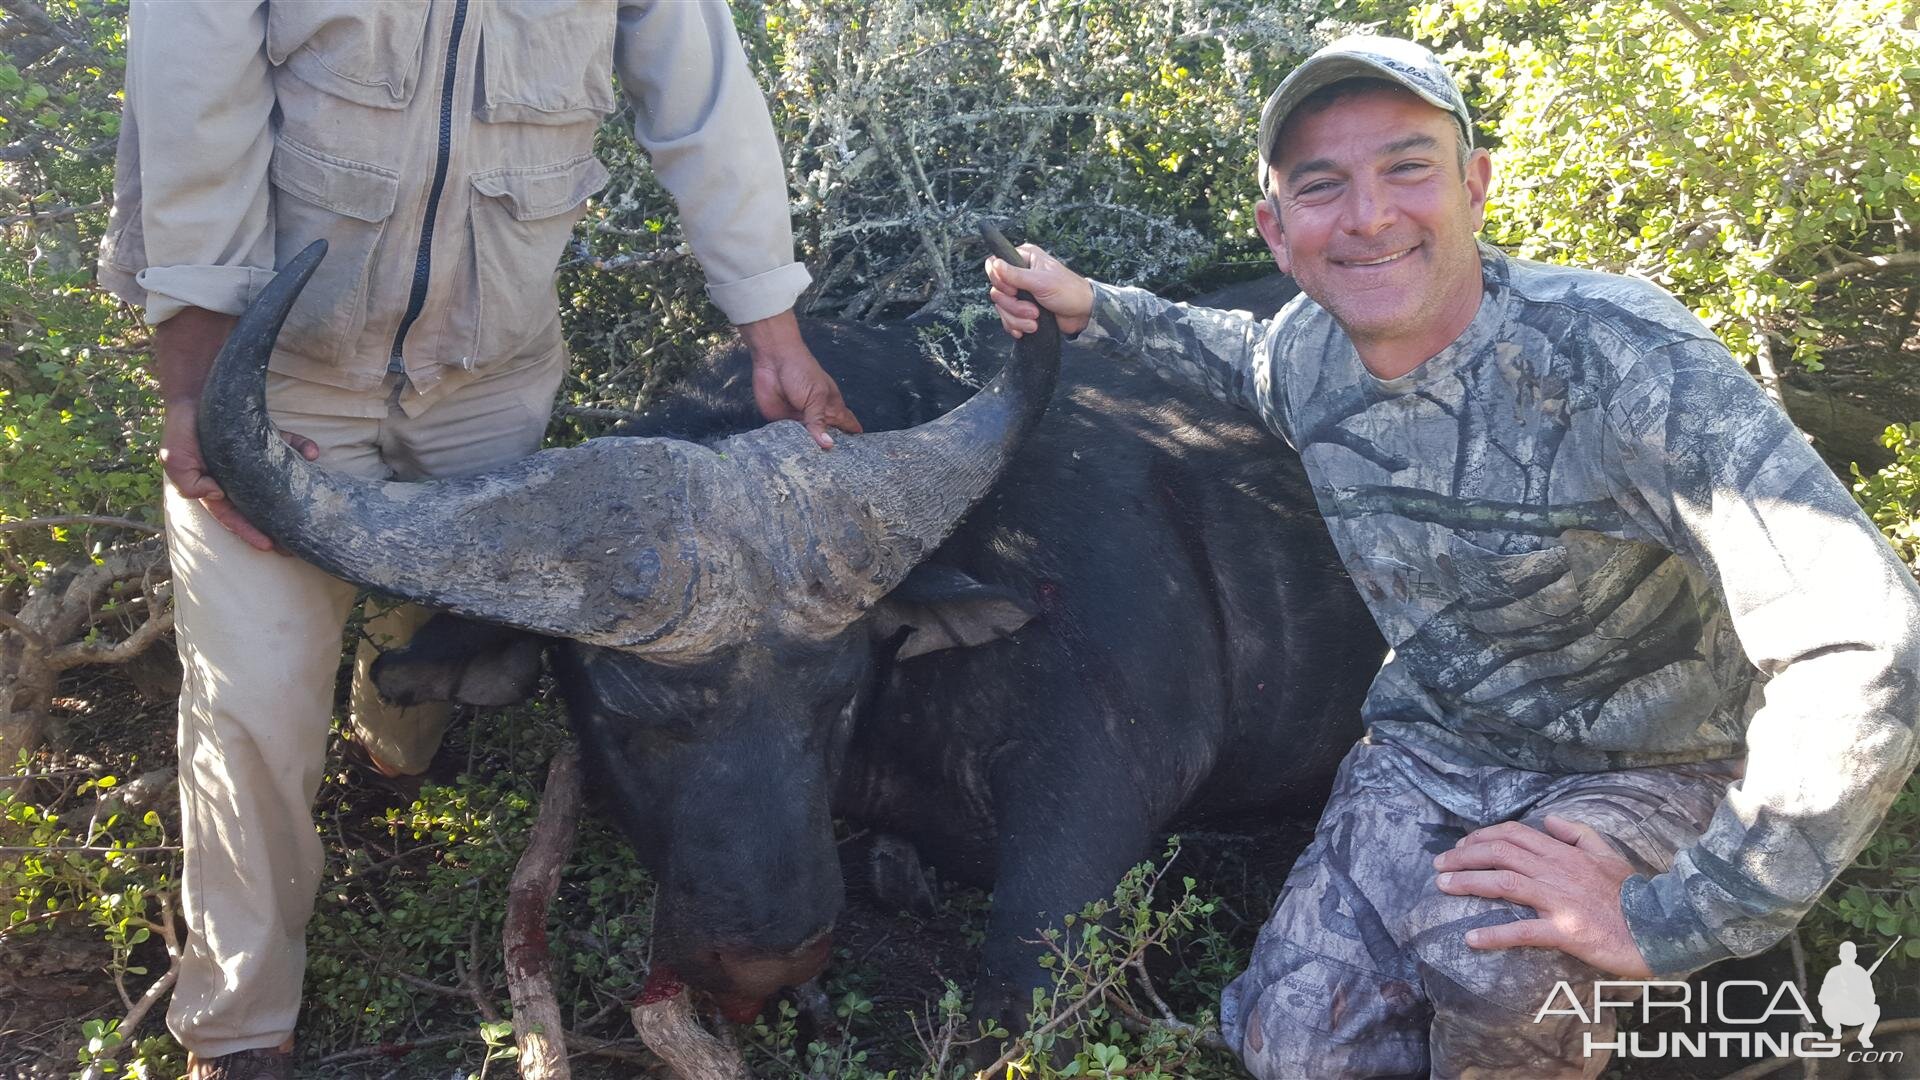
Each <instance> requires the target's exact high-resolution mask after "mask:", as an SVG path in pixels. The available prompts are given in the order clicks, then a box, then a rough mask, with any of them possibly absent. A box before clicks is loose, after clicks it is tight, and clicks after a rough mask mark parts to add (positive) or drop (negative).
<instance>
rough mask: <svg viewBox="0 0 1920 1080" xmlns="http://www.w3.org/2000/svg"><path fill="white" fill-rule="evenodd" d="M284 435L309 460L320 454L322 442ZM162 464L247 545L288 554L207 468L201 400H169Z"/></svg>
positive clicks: (188, 494) (174, 480)
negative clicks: (229, 498)
mask: <svg viewBox="0 0 1920 1080" xmlns="http://www.w3.org/2000/svg"><path fill="white" fill-rule="evenodd" d="M280 437H281V438H282V439H285V440H286V443H287V445H288V446H291V447H293V448H294V450H296V451H298V452H299V454H300V456H301V457H303V458H306V459H307V460H308V461H313V460H315V459H316V458H318V457H319V456H320V447H319V445H318V444H316V443H315V442H314V441H313V440H312V439H309V438H307V437H306V436H304V435H296V434H294V433H293V432H291V431H282V432H281V433H280ZM160 467H161V469H163V470H164V471H165V472H166V474H167V481H168V482H169V483H171V484H172V485H173V487H174V490H175V491H178V492H179V493H180V494H181V495H184V496H186V497H187V498H189V499H197V500H199V502H200V505H202V506H204V507H206V508H207V513H209V514H212V515H213V519H214V520H215V521H218V522H219V523H220V524H221V525H223V526H225V527H226V529H227V531H228V532H230V533H232V534H233V535H235V536H237V537H239V538H240V539H241V540H244V541H245V542H246V543H247V546H249V547H252V548H254V549H256V550H259V551H275V552H279V553H280V554H282V555H285V554H287V552H286V551H284V550H283V549H281V548H280V547H278V546H277V545H276V544H274V542H273V541H272V539H270V538H269V537H268V536H267V534H266V533H263V532H261V531H260V530H259V529H258V528H257V527H256V526H255V525H254V524H253V522H251V521H248V520H247V519H246V516H245V515H243V514H241V513H240V510H239V508H238V507H236V506H234V505H233V504H232V503H230V502H228V501H227V493H226V492H224V491H222V490H220V485H219V483H218V482H217V481H215V480H214V478H213V476H212V474H210V473H208V472H207V465H206V459H205V458H203V457H201V456H200V403H199V402H198V401H195V400H193V399H191V398H186V399H182V400H178V401H171V402H168V403H167V406H166V412H165V414H164V416H163V418H162V420H161V426H160Z"/></svg>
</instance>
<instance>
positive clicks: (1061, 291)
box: [987, 244, 1093, 337]
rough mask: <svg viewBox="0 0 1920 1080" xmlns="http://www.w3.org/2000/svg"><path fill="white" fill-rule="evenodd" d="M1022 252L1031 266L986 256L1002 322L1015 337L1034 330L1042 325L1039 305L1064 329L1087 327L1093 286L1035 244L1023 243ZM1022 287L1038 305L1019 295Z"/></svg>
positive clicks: (1066, 331)
mask: <svg viewBox="0 0 1920 1080" xmlns="http://www.w3.org/2000/svg"><path fill="white" fill-rule="evenodd" d="M1020 252H1021V254H1023V255H1025V256H1026V257H1027V262H1028V263H1029V264H1031V265H1030V267H1029V268H1028V269H1025V270H1022V269H1020V268H1019V267H1017V266H1013V265H1011V264H1009V263H1007V262H1005V261H1004V260H1002V259H1000V258H998V257H997V256H989V257H988V258H987V281H988V282H989V283H990V285H991V286H992V297H993V306H994V307H995V308H998V309H999V311H1000V325H1002V326H1004V327H1006V328H1007V333H1009V334H1012V335H1013V336H1014V337H1021V336H1023V335H1026V334H1031V333H1033V332H1034V331H1036V330H1038V329H1040V308H1042V307H1044V308H1046V309H1047V310H1048V311H1051V312H1053V314H1054V317H1055V318H1056V319H1058V320H1059V321H1060V332H1061V333H1063V334H1077V333H1079V332H1080V331H1082V330H1085V329H1086V328H1087V321H1088V319H1089V318H1091V317H1092V315H1093V286H1092V285H1091V284H1089V283H1088V281H1087V279H1086V278H1083V277H1081V276H1080V275H1079V274H1076V273H1074V272H1073V271H1071V270H1069V269H1067V267H1066V264H1065V263H1063V262H1061V261H1060V260H1059V259H1056V258H1054V257H1053V256H1051V255H1049V254H1047V253H1046V252H1045V251H1043V250H1041V249H1040V248H1039V247H1036V246H1035V245H1033V244H1021V245H1020ZM1021 289H1025V290H1026V291H1027V292H1029V293H1032V294H1033V298H1034V300H1037V301H1039V305H1038V306H1035V305H1034V304H1033V303H1031V302H1029V301H1026V300H1022V299H1020V297H1019V292H1020V290H1021Z"/></svg>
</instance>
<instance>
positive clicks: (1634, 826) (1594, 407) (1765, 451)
mask: <svg viewBox="0 0 1920 1080" xmlns="http://www.w3.org/2000/svg"><path fill="white" fill-rule="evenodd" d="M1472 138H1473V136H1472V126H1471V122H1470V120H1469V117H1468V114H1467V109H1466V104H1465V102H1464V101H1463V100H1462V98H1461V96H1460V92H1459V90H1458V89H1457V88H1456V87H1455V85H1454V83H1453V79H1452V77H1451V76H1450V75H1449V74H1448V72H1447V71H1446V69H1445V68H1444V67H1443V66H1441V64H1440V62H1439V61H1438V60H1437V59H1436V58H1435V57H1434V56H1433V55H1432V54H1431V53H1429V52H1428V51H1427V50H1425V49H1423V48H1421V47H1419V46H1418V45H1415V44H1413V43H1411V42H1406V41H1399V40H1393V39H1384V38H1349V39H1345V40H1342V41H1339V42H1336V43H1334V44H1333V45H1330V46H1328V47H1327V48H1325V49H1323V50H1321V51H1320V52H1318V53H1315V54H1314V55H1313V56H1312V57H1311V58H1309V59H1308V60H1307V61H1306V62H1305V63H1304V64H1302V65H1301V66H1300V67H1299V68H1298V69H1297V70H1296V71H1294V73H1293V74H1292V75H1290V76H1289V77H1288V78H1287V80H1286V81H1285V82H1284V83H1282V84H1281V86H1280V88H1279V89H1278V90H1277V91H1275V93H1274V95H1273V96H1272V97H1271V98H1269V99H1268V101H1267V104H1266V107H1265V109H1264V110H1263V112H1262V115H1261V121H1260V153H1261V169H1260V179H1261V186H1262V189H1263V192H1264V194H1265V196H1266V197H1265V198H1264V199H1263V200H1262V201H1261V202H1260V204H1259V207H1258V222H1259V228H1260V233H1261V235H1262V236H1263V237H1264V238H1265V239H1266V241H1267V245H1268V247H1269V248H1270V249H1271V250H1272V252H1273V255H1274V260H1275V261H1276V262H1277V263H1278V264H1279V267H1280V269H1281V270H1283V271H1286V272H1288V273H1291V274H1292V275H1294V277H1295V279H1296V280H1297V281H1298V282H1299V284H1300V287H1301V289H1302V290H1303V293H1304V295H1302V296H1301V297H1299V298H1297V299H1296V300H1295V301H1294V302H1293V303H1290V304H1289V305H1288V306H1287V307H1286V308H1285V309H1283V310H1282V311H1281V312H1280V313H1279V315H1278V316H1277V317H1276V318H1275V319H1274V320H1273V321H1272V322H1271V323H1267V324H1260V323H1257V322H1254V321H1253V320H1251V319H1249V318H1247V317H1245V316H1244V315H1239V314H1235V313H1229V312H1221V311H1210V310H1206V309H1202V308H1189V307H1186V306H1183V305H1177V304H1170V303H1167V302H1165V301H1162V300H1159V299H1157V298H1155V297H1153V296H1152V295H1150V294H1148V293H1145V292H1141V291H1139V290H1136V289H1118V288H1113V287H1110V286H1106V285H1100V284H1094V283H1090V282H1088V281H1086V280H1085V279H1083V278H1081V277H1079V276H1078V275H1075V274H1073V273H1072V272H1071V271H1068V270H1067V269H1065V268H1064V267H1063V266H1061V265H1060V264H1059V263H1058V262H1057V261H1056V260H1052V259H1049V258H1047V257H1046V256H1045V254H1044V253H1042V252H1039V251H1038V249H1030V251H1029V255H1030V256H1031V257H1033V258H1035V260H1036V266H1035V268H1034V269H1033V270H1030V271H1025V272H1023V271H1020V270H1017V269H1015V268H1013V267H1010V266H1007V265H1006V264H1004V263H1001V262H999V261H998V260H989V262H988V264H987V273H988V276H989V278H990V279H991V280H992V282H993V300H994V303H995V304H996V305H997V306H998V307H999V309H1000V312H1001V318H1002V321H1003V322H1004V323H1005V324H1006V326H1007V328H1008V329H1009V330H1010V331H1012V332H1014V333H1016V334H1018V333H1021V332H1026V331H1031V330H1032V329H1033V328H1034V318H1035V316H1036V314H1037V312H1036V311H1035V309H1034V305H1032V304H1029V303H1025V302H1022V301H1020V300H1018V299H1016V298H1015V297H1014V292H1015V290H1017V289H1021V288H1024V289H1027V290H1029V291H1030V292H1032V294H1033V295H1034V296H1036V297H1037V298H1038V299H1039V302H1040V303H1041V304H1044V305H1045V306H1047V307H1048V308H1049V309H1050V310H1052V311H1054V312H1055V313H1056V314H1057V315H1058V316H1059V318H1060V325H1061V329H1062V330H1064V331H1067V332H1074V331H1076V330H1081V329H1084V330H1085V331H1086V332H1087V334H1088V336H1089V337H1091V338H1093V339H1095V340H1101V341H1106V342H1108V343H1110V344H1111V346H1112V347H1113V348H1115V349H1117V350H1118V351H1120V352H1122V353H1125V354H1128V355H1131V356H1134V357H1137V358H1138V359H1140V360H1142V361H1144V362H1146V363H1148V364H1150V365H1153V366H1154V367H1156V368H1157V369H1159V370H1160V371H1162V372H1163V373H1165V374H1167V375H1168V376H1169V377H1172V378H1179V379H1186V380H1189V381H1192V382H1196V383H1198V384H1200V385H1202V386H1204V387H1206V388H1207V389H1208V390H1210V391H1211V392H1212V393H1214V394H1215V395H1216V396H1218V397H1220V398H1222V399H1224V400H1226V401H1228V402H1231V403H1234V404H1237V405H1240V406H1242V407H1244V408H1247V409H1249V410H1252V411H1253V412H1255V413H1257V414H1258V415H1259V416H1260V417H1261V418H1262V420H1263V421H1264V422H1265V423H1266V425H1267V426H1268V428H1269V429H1271V430H1272V431H1274V432H1275V433H1276V434H1278V435H1280V436H1281V437H1283V438H1284V439H1286V440H1287V442H1288V443H1289V444H1291V445H1292V446H1293V447H1294V448H1295V449H1297V450H1298V451H1299V452H1300V455H1301V458H1302V460H1303V462H1304V463H1305V465H1306V469H1307V473H1308V475H1309V476H1310V477H1311V479H1312V481H1313V484H1314V490H1315V492H1316V495H1317V497H1318V500H1319V504H1320V508H1321V510H1322V512H1323V513H1324V515H1325V517H1326V519H1327V525H1328V528H1329V529H1330V530H1331V532H1332V534H1333V538H1334V541H1335V543H1336V544H1337V546H1338V547H1339V549H1340V551H1341V553H1342V557H1343V559H1344V561H1345V563H1346V565H1347V568H1348V570H1349V571H1350V572H1351V573H1352V575H1353V578H1354V581H1355V583H1356V584H1357V585H1358V586H1359V588H1360V590H1361V593H1362V595H1363V596H1364V597H1365V599H1366V601H1367V603H1368V605H1369V607H1370V608H1371V610H1372V612H1373V615H1374V618H1375V619H1376V621H1378V623H1379V625H1380V628H1381V630H1382V631H1383V632H1384V633H1385V635H1386V637H1387V641H1388V643H1389V644H1390V645H1392V647H1393V651H1392V653H1391V654H1390V655H1389V657H1388V659H1387V662H1386V664H1385V666H1384V667H1383V668H1382V669H1381V671H1380V674H1379V676H1378V677H1377V678H1376V679H1375V681H1374V684H1373V688H1372V690H1371V692H1370V693H1369V695H1368V698H1367V701H1366V704H1365V706H1364V719H1365V721H1366V724H1367V729H1368V733H1367V736H1366V738H1365V739H1364V740H1363V741H1362V742H1361V743H1360V744H1359V745H1358V746H1356V747H1355V748H1354V750H1353V751H1352V753H1351V754H1350V755H1349V756H1348V757H1347V759H1346V761H1345V762H1344V763H1343V764H1342V766H1341V769H1340V773H1339V776H1338V778H1337V779H1336V781H1335V787H1334V792H1333V796H1332V800H1331V802H1330V803H1329V804H1328V806H1327V808H1326V810H1325V813H1324V815H1323V816H1322V818H1321V820H1320V824H1319V827H1318V829H1317V831H1316V834H1315V837H1314V841H1313V843H1312V845H1311V846H1310V847H1309V848H1308V849H1307V851H1306V852H1305V853H1304V854H1303V855H1302V856H1301V857H1300V860H1299V862H1298V863H1297V864H1296V865H1295V866H1294V869H1293V872H1292V874H1291V875H1290V876H1289V877H1288V879H1287V885H1286V889H1285V891H1284V892H1283V893H1282V894H1281V896H1280V899H1279V902H1278V904H1277V905H1276V907H1275V908H1274V911H1273V915H1272V917H1271V919H1270V920H1269V921H1268V923H1267V924H1266V926H1265V928H1264V929H1263V930H1262V932H1261V934H1260V938H1259V941H1258V942H1257V944H1256V945H1255V946H1254V953H1253V958H1252V962H1251V965H1250V967H1249V969H1248V971H1247V972H1246V973H1245V974H1243V975H1242V976H1240V978H1238V979H1237V980H1235V981H1234V982H1233V984H1232V985H1231V986H1229V987H1228V988H1227V992H1226V995H1225V999H1224V1001H1223V1003H1222V1026H1223V1028H1224V1033H1225V1035H1226V1038H1227V1041H1228V1042H1229V1043H1230V1044H1231V1045H1233V1046H1234V1047H1235V1048H1237V1049H1238V1051H1239V1052H1240V1054H1241V1056H1242V1057H1243V1059H1244V1060H1245V1062H1246V1064H1247V1067H1248V1068H1249V1069H1251V1070H1252V1071H1253V1072H1254V1074H1255V1075H1256V1076H1260V1077H1264V1078H1286V1080H1295V1078H1301V1077H1315V1078H1319V1077H1336V1076H1402V1075H1425V1074H1428V1073H1431V1074H1432V1075H1434V1076H1438V1077H1456V1076H1463V1075H1469V1074H1472V1075H1487V1076H1524V1077H1528V1078H1530V1080H1531V1078H1539V1077H1546V1076H1589V1077H1591V1076H1597V1075H1598V1074H1599V1073H1600V1071H1601V1069H1602V1068H1603V1067H1604V1066H1605V1064H1606V1061H1607V1050H1606V1049H1605V1048H1604V1047H1595V1046H1594V1045H1593V1044H1594V1043H1604V1042H1607V1041H1609V1040H1610V1039H1611V1038H1612V1034H1613V1022H1612V1019H1611V1016H1610V1015H1603V1016H1600V1017H1597V1018H1595V1019H1594V1020H1593V1022H1591V1023H1587V1022H1583V1021H1582V1020H1581V1019H1580V1018H1579V1017H1577V1016H1570V1015H1566V1014H1565V1013H1566V1010H1562V1011H1561V1013H1560V1014H1558V1015H1553V1016H1547V1017H1541V1016H1540V1013H1541V1011H1542V1006H1543V1004H1544V1003H1545V1002H1546V1000H1547V996H1548V994H1549V992H1550V991H1551V990H1552V989H1553V987H1554V986H1555V984H1556V983H1559V982H1562V981H1565V982H1568V983H1570V984H1571V985H1572V986H1573V987H1574V988H1576V990H1577V991H1578V993H1579V996H1580V999H1581V1000H1592V999H1591V997H1590V996H1588V995H1587V992H1586V987H1587V986H1588V984H1591V983H1592V982H1593V981H1594V980H1596V979H1601V978H1607V977H1624V978H1628V979H1633V978H1645V977H1647V976H1649V975H1658V976H1661V977H1677V976H1680V975H1683V974H1684V973H1687V972H1691V971H1694V970H1696V969H1698V968H1700V967H1703V966H1705V965H1707V964H1709V963H1712V962H1713V961H1715V960H1719V959H1722V958H1724V957H1728V956H1735V955H1750V954H1753V953H1756V952H1759V951H1761V950H1763V949H1765V948H1767V947H1768V946H1769V945H1771V944H1773V943H1774V942H1775V941H1777V940H1778V939H1779V938H1780V937H1781V936H1782V935H1784V934H1785V933H1787V932H1788V931H1789V930H1791V929H1792V927H1793V926H1794V924H1795V923H1797V922H1798V921H1799V919H1800V918H1801V916H1802V915H1804V914H1805V913H1806V911H1807V909H1808V908H1809V907H1810V906H1812V904H1813V902H1814V900H1815V899H1816V898H1817V897H1819V895H1820V893H1821V892H1822V890H1824V889H1825V888H1826V887H1827V885H1828V884H1829V883H1830V882H1831V881H1832V880H1833V878H1834V876H1835V875H1836V874H1838V873H1839V871H1840V870H1841V869H1842V868H1844V867H1845V866H1846V865H1847V863H1848V862H1849V861H1850V860H1851V859H1852V858H1853V857H1854V855H1855V854H1856V853H1857V852H1858V851H1859V850H1860V847H1861V845H1862V844H1864V843H1865V842H1866V840H1867V838H1868V836H1869V835H1870V834H1871V833H1872V831H1873V829H1874V827H1875V826H1876V825H1877V824H1878V822H1879V821H1880V819H1881V816H1882V815H1883V814H1884V812H1885V811H1886V808H1887V805H1888V804H1889V803H1890V802H1891V801H1892V799H1893V797H1894V795H1895V794H1896V793H1897V792H1898V791H1899V790H1900V787H1901V784H1902V783H1903V782H1904V781H1905V780H1906V778H1907V776H1908V774H1909V773H1910V772H1911V771H1912V769H1913V767H1914V764H1915V760H1916V741H1915V738H1914V730H1913V729H1914V724H1915V722H1916V720H1920V589H1916V587H1915V583H1914V581H1913V579H1912V577H1911V576H1910V575H1909V574H1908V573H1907V571H1906V568H1905V567H1904V566H1902V565H1901V564H1900V562H1899V561H1898V560H1897V559H1896V558H1895V557H1894V555H1893V552H1892V551H1891V549H1890V548H1889V547H1888V545H1887V544H1886V543H1885V542H1884V541H1883V540H1882V538H1881V537H1880V536H1879V534H1878V533H1877V532H1876V531H1875V530H1874V528H1873V526H1872V524H1871V523H1869V522H1868V520H1867V519H1866V517H1865V516H1864V515H1863V514H1862V513H1861V512H1860V510H1859V509H1858V508H1857V507H1856V506H1855V504H1854V502H1853V500H1852V499H1851V498H1850V497H1849V496H1848V495H1847V492H1846V490H1845V489H1844V488H1842V487H1841V486H1840V484H1839V483H1838V482H1837V481H1836V480H1835V479H1834V477H1833V474H1832V473H1831V472H1829V471H1828V470H1827V468H1826V466H1825V465H1823V464H1822V463H1821V461H1820V459H1819V458H1818V457H1817V456H1815V454H1814V453H1813V452H1812V450H1811V449H1809V448H1808V446H1807V444H1806V441H1805V440H1804V439H1803V438H1801V436H1800V434H1799V432H1797V431H1796V430H1794V428H1793V426H1792V424H1791V423H1789V422H1788V420H1787V418H1786V416H1785V415H1784V414H1783V413H1782V412H1781V411H1780V409H1779V408H1778V407H1776V406H1775V405H1774V404H1773V403H1772V402H1771V401H1769V400H1768V399H1767V398H1766V397H1765V395H1764V394H1762V393H1761V391H1760V389H1759V387H1758V386H1757V385H1756V384H1755V383H1754V381H1753V380H1752V379H1751V378H1749V377H1748V376H1747V374H1746V373H1745V372H1744V371H1742V370H1741V368H1740V365H1739V364H1738V363H1736V362H1735V361H1734V360H1733V358H1732V357H1731V356H1730V355H1729V354H1728V352H1727V350H1726V348H1725V347H1724V346H1722V345H1721V344H1720V342H1719V341H1718V340H1716V339H1715V338H1714V337H1713V335H1712V334H1711V333H1709V332H1708V331H1707V329H1706V328H1705V327H1703V326H1702V325H1701V324H1700V323H1699V322H1698V321H1697V320H1696V319H1694V318H1693V316H1692V315H1691V314H1690V313H1688V312H1687V310H1686V309H1685V308H1684V307H1683V306H1682V305H1680V304H1679V303H1678V302H1677V301H1675V300H1674V298H1673V297H1671V296H1669V295H1668V294H1666V293H1665V292H1663V291H1661V290H1660V289H1659V288H1657V287H1655V286H1653V285H1651V284H1648V283H1647V282H1644V281H1639V280H1635V279H1631V278H1625V277H1618V276H1615V275H1611V274H1604V273H1597V272H1594V271H1588V270H1574V269H1568V268H1564V267H1557V266H1548V265H1543V264H1540V263H1531V262H1525V261H1522V260H1519V259H1511V258H1508V257H1507V256H1505V255H1503V254H1501V253H1500V252H1498V251H1496V250H1494V249H1492V248H1490V247H1485V246H1481V245H1478V244H1477V243H1476V241H1475V237H1474V234H1475V232H1477V231H1478V229H1479V228H1480V226H1481V224H1482V221H1483V214H1484V209H1485V202H1486V195H1487V186H1488V183H1489V181H1490V179H1491V163H1490V160H1489V158H1488V156H1487V154H1486V152H1485V151H1484V150H1477V149H1474V148H1473V142H1472ZM1536 1021H1537V1022H1536Z"/></svg>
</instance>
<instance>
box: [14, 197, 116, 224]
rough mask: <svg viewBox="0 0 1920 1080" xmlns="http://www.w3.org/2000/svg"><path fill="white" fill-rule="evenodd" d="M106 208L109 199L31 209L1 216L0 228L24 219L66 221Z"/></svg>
mask: <svg viewBox="0 0 1920 1080" xmlns="http://www.w3.org/2000/svg"><path fill="white" fill-rule="evenodd" d="M106 208H107V201H106V200H105V199H100V200H98V201H96V202H90V203H87V204H86V205H85V206H56V207H54V208H53V209H51V210H30V211H28V212H27V213H24V214H13V215H10V216H8V217H0V229H4V228H7V227H8V226H11V225H18V224H20V223H21V222H23V221H64V220H66V219H67V218H70V217H79V216H80V215H81V214H91V213H93V212H94V211H95V210H105V209H106Z"/></svg>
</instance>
